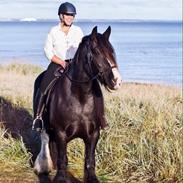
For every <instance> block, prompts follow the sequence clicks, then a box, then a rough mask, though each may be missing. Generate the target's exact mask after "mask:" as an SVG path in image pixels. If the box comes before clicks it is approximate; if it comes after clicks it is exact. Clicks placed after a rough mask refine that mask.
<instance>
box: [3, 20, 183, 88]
mask: <svg viewBox="0 0 183 183" xmlns="http://www.w3.org/2000/svg"><path fill="white" fill-rule="evenodd" d="M57 24H58V21H57V20H37V21H19V20H14V21H0V65H4V64H9V63H12V62H23V63H28V64H35V65H38V66H41V67H43V68H45V69H46V67H47V66H48V64H49V61H48V60H47V59H46V57H45V55H44V51H43V46H44V42H45V40H46V36H47V34H48V32H49V30H50V28H51V27H52V26H54V25H57ZM75 25H78V26H80V27H81V28H82V30H83V32H84V34H85V35H88V34H90V33H91V31H92V29H93V27H94V26H97V27H98V32H100V33H103V32H104V31H105V30H106V29H107V27H108V26H111V29H112V32H111V36H110V42H111V44H112V45H113V47H114V50H115V53H116V58H117V62H118V65H119V70H120V73H121V75H122V80H123V81H124V82H138V83H156V84H165V85H174V86H178V87H179V86H182V22H180V21H143V20H141V21H138V20H78V21H76V22H75Z"/></svg>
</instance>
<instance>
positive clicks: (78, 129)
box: [34, 26, 121, 183]
mask: <svg viewBox="0 0 183 183" xmlns="http://www.w3.org/2000/svg"><path fill="white" fill-rule="evenodd" d="M110 34H111V27H110V26H109V27H108V28H107V29H106V30H105V31H104V33H98V32H97V26H96V27H94V28H93V30H92V32H91V34H89V35H86V36H84V37H83V39H82V41H81V43H80V44H79V47H78V49H77V51H76V54H75V56H74V58H73V59H72V62H71V63H70V64H69V65H68V67H67V69H65V71H64V72H63V73H62V74H61V76H60V77H59V78H58V79H57V81H56V83H55V85H54V87H53V88H52V91H51V92H50V95H49V101H48V102H47V106H46V110H45V112H44V114H43V120H44V121H45V124H46V125H45V130H44V131H43V132H42V133H41V142H42V144H41V150H40V153H39V154H38V156H37V159H36V161H35V163H34V170H35V172H36V173H37V174H38V175H40V174H44V173H49V172H50V171H51V170H52V168H53V159H56V164H57V167H56V169H57V173H56V176H55V177H56V178H55V180H57V181H56V182H61V183H67V164H68V159H67V143H68V142H70V141H71V140H73V139H75V138H81V139H82V140H83V142H84V144H85V163H84V177H83V179H84V183H99V182H100V181H99V180H98V178H97V176H96V173H95V149H96V145H97V142H98V139H99V136H100V130H101V123H100V121H99V117H98V115H99V114H98V111H100V108H99V107H98V106H97V102H96V101H95V100H96V98H97V97H98V96H99V97H100V96H101V94H102V90H101V86H100V85H103V86H104V87H105V88H106V89H107V90H108V91H111V90H117V89H118V88H120V85H121V76H120V73H119V69H118V65H117V62H116V57H115V51H114V49H113V47H112V45H111V43H110V41H109V36H110ZM43 74H44V73H42V74H40V75H39V76H38V77H37V79H36V80H35V90H34V93H35V94H34V104H35V105H34V109H36V102H37V97H39V86H40V81H41V79H42V76H43ZM34 111H36V110H34ZM52 142H53V143H54V144H55V146H54V145H53V143H52ZM51 147H52V148H53V147H55V150H56V154H57V157H53V155H51V154H52V153H51V151H52V148H51Z"/></svg>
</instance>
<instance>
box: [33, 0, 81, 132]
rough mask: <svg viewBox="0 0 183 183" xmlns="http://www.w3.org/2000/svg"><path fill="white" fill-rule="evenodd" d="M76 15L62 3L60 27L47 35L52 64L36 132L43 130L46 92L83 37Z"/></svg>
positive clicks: (43, 86)
mask: <svg viewBox="0 0 183 183" xmlns="http://www.w3.org/2000/svg"><path fill="white" fill-rule="evenodd" d="M75 15H76V8H75V6H74V5H73V4H71V3H68V2H65V3H62V4H61V5H60V7H59V9H58V16H59V19H60V22H59V24H58V25H56V26H54V27H52V29H51V30H50V32H49V33H48V35H47V39H46V42H45V45H44V51H45V55H46V57H47V58H48V59H49V60H51V63H50V64H49V66H48V68H47V70H46V73H45V74H44V77H43V79H42V82H41V86H40V90H41V97H40V99H39V102H38V108H37V112H36V117H35V119H34V121H33V126H32V128H33V129H34V130H37V131H41V130H42V128H43V121H42V114H41V113H42V111H43V108H44V106H43V105H44V102H45V98H46V96H45V94H44V92H45V90H46V88H47V87H48V85H49V84H50V83H51V81H52V80H53V79H54V78H55V74H54V72H55V71H56V70H57V68H60V67H61V68H63V69H65V67H66V66H67V63H68V62H69V61H70V60H71V59H72V58H73V57H74V54H75V52H76V50H77V48H78V45H79V43H80V41H81V39H82V37H83V32H82V30H81V28H80V27H78V26H75V25H73V21H74V18H75Z"/></svg>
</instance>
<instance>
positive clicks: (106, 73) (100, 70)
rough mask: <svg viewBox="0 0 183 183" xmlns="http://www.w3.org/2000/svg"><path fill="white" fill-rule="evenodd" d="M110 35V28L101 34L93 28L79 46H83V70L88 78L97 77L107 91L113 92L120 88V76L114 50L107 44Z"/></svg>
mask: <svg viewBox="0 0 183 183" xmlns="http://www.w3.org/2000/svg"><path fill="white" fill-rule="evenodd" d="M110 33H111V27H110V26H109V27H108V28H107V30H106V31H105V32H104V33H103V34H100V33H97V27H94V28H93V30H92V33H91V34H90V35H88V36H85V37H84V38H83V40H82V42H81V46H82V45H83V46H85V51H86V53H87V54H86V59H85V60H86V62H85V69H86V70H87V72H88V73H90V76H91V75H92V76H94V75H97V76H98V80H99V81H100V82H101V84H103V85H104V86H105V87H106V88H108V89H111V90H115V89H118V88H119V87H120V84H121V76H120V74H119V70H118V66H117V62H116V58H115V52H114V49H113V47H112V45H111V44H110V42H109V36H110ZM91 73H92V74H91Z"/></svg>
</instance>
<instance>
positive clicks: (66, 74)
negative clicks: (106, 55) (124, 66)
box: [64, 48, 117, 84]
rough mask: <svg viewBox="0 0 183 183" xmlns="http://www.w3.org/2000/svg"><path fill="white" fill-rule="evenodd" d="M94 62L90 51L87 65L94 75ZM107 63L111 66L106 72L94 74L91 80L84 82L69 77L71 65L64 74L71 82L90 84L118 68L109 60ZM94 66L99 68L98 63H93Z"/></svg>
mask: <svg viewBox="0 0 183 183" xmlns="http://www.w3.org/2000/svg"><path fill="white" fill-rule="evenodd" d="M93 49H95V48H93ZM72 60H73V59H71V60H70V62H69V63H72ZM92 62H93V55H92V54H91V53H90V51H88V54H87V64H88V66H89V67H88V68H89V70H90V73H93V69H92V66H91V63H92ZM107 62H108V64H109V66H110V67H109V68H107V69H106V70H104V71H98V72H97V73H96V74H94V75H93V76H91V77H90V78H89V79H87V80H83V81H80V80H75V79H73V78H71V76H70V75H69V73H68V72H69V66H70V64H69V65H68V67H67V68H66V70H65V72H64V74H65V76H66V77H67V78H68V79H69V80H70V81H71V82H74V83H80V84H85V83H89V82H92V81H93V80H95V79H97V78H98V77H99V76H100V75H104V73H106V72H108V71H109V70H112V69H113V68H117V65H112V64H111V63H110V61H109V59H107ZM93 64H94V65H95V66H96V67H97V65H96V63H95V62H93Z"/></svg>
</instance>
